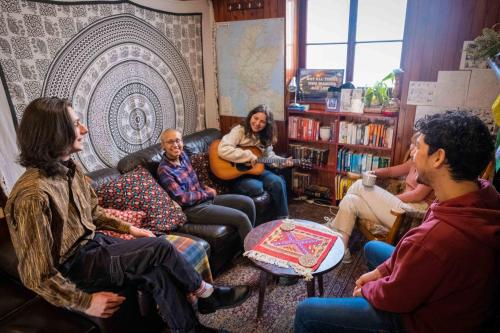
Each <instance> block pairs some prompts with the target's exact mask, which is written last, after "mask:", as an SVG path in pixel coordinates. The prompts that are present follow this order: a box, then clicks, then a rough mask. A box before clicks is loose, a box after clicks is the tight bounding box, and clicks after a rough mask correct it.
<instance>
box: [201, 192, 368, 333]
mask: <svg viewBox="0 0 500 333" xmlns="http://www.w3.org/2000/svg"><path fill="white" fill-rule="evenodd" d="M332 212H333V213H335V212H336V209H332ZM290 215H291V216H292V217H294V218H302V219H308V220H311V221H315V222H319V223H324V222H325V220H324V219H323V217H324V216H329V217H332V216H334V215H332V213H331V212H330V210H329V208H327V207H321V206H316V205H312V204H308V203H305V202H298V203H292V204H291V205H290ZM351 238H352V240H351V246H350V248H351V253H352V254H353V258H354V261H353V262H352V263H351V264H340V265H339V266H338V267H337V268H335V269H334V270H332V271H331V272H329V273H327V274H325V275H324V277H323V279H324V287H325V295H326V296H327V297H345V296H350V295H351V293H352V291H353V289H354V282H355V281H356V279H357V278H358V277H359V276H360V275H361V274H363V273H365V272H366V271H367V268H366V265H365V262H364V259H363V256H362V251H361V248H362V246H363V244H364V242H365V239H364V238H363V237H362V235H361V234H359V233H353V236H352V237H351ZM259 276H260V271H259V270H258V269H257V268H255V267H254V266H253V264H252V263H251V262H250V261H249V260H248V259H247V258H243V257H239V258H237V259H236V260H235V261H234V262H233V263H232V265H231V267H229V268H228V269H227V270H226V271H225V272H224V273H223V274H221V275H219V276H218V277H217V278H216V279H215V283H216V284H218V285H239V284H248V285H250V286H251V288H252V291H251V295H250V297H249V299H248V300H247V301H246V302H245V303H244V304H243V305H241V306H239V307H236V308H233V309H227V310H220V311H217V312H216V313H214V314H210V315H201V316H200V320H201V322H202V323H203V324H205V325H207V326H211V327H217V328H224V329H227V330H229V331H231V332H280V333H281V332H293V320H294V318H295V309H296V307H297V304H298V303H299V302H300V301H302V300H304V299H305V298H306V295H307V290H306V284H305V282H304V281H303V280H301V281H299V282H298V283H296V284H294V285H290V286H285V285H281V284H279V283H278V284H276V283H274V282H272V281H270V282H269V284H268V286H267V289H266V295H265V300H264V308H263V314H262V318H261V319H260V320H259V321H257V320H256V316H257V300H258V290H259Z"/></svg>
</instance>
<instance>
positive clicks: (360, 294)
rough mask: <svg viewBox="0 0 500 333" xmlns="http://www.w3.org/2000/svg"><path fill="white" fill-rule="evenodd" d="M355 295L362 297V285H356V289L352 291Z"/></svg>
mask: <svg viewBox="0 0 500 333" xmlns="http://www.w3.org/2000/svg"><path fill="white" fill-rule="evenodd" d="M352 296H353V297H362V296H363V294H362V293H361V287H354V291H353V292H352Z"/></svg>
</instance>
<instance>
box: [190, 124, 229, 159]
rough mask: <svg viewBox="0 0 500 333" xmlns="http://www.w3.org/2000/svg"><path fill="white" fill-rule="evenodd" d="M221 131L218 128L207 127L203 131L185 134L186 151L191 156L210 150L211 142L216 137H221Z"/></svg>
mask: <svg viewBox="0 0 500 333" xmlns="http://www.w3.org/2000/svg"><path fill="white" fill-rule="evenodd" d="M220 138H221V133H220V131H219V130H218V129H215V128H207V129H205V130H203V131H199V132H196V133H192V134H189V135H186V136H184V137H183V138H182V139H183V141H184V151H185V152H186V154H188V155H189V156H191V155H193V154H198V153H203V152H208V148H209V147H210V144H211V143H212V141H214V140H215V139H220Z"/></svg>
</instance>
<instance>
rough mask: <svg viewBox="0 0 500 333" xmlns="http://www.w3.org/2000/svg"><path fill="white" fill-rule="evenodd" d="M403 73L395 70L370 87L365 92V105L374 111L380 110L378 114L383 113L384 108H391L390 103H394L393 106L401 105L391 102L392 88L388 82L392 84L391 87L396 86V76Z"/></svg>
mask: <svg viewBox="0 0 500 333" xmlns="http://www.w3.org/2000/svg"><path fill="white" fill-rule="evenodd" d="M402 73H403V71H402V70H401V69H399V68H398V69H394V70H392V71H391V72H390V73H389V74H387V75H386V76H385V77H384V78H383V79H382V80H380V81H377V82H376V83H375V84H374V85H373V86H372V87H368V88H367V89H366V91H365V97H364V102H365V105H366V106H367V107H368V108H370V109H372V110H373V109H374V110H378V111H377V112H382V108H383V107H387V106H389V105H390V104H391V103H390V102H393V103H392V104H397V105H399V103H396V102H395V101H391V96H390V95H391V94H390V90H391V88H390V87H389V85H388V82H390V85H391V86H394V81H395V80H396V76H398V75H400V74H402ZM398 108H399V106H398Z"/></svg>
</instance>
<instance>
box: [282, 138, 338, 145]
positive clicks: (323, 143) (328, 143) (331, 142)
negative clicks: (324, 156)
mask: <svg viewBox="0 0 500 333" xmlns="http://www.w3.org/2000/svg"><path fill="white" fill-rule="evenodd" d="M288 141H293V142H304V143H320V144H322V145H329V146H335V145H336V144H337V143H336V142H335V141H321V140H303V139H290V138H289V139H288Z"/></svg>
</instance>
